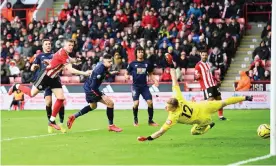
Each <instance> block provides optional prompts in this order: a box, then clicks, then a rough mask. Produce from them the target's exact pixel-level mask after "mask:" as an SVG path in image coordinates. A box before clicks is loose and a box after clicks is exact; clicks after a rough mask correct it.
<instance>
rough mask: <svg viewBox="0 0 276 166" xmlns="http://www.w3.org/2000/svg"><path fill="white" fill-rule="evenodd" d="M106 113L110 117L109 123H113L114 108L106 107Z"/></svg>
mask: <svg viewBox="0 0 276 166" xmlns="http://www.w3.org/2000/svg"><path fill="white" fill-rule="evenodd" d="M106 115H107V118H108V123H109V125H113V118H114V108H109V107H107V108H106Z"/></svg>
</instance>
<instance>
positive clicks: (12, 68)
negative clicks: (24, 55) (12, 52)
mask: <svg viewBox="0 0 276 166" xmlns="http://www.w3.org/2000/svg"><path fill="white" fill-rule="evenodd" d="M9 70H10V73H11V74H10V75H11V76H13V77H18V76H19V74H20V70H19V68H18V67H17V66H16V63H15V61H14V60H11V61H10V67H9Z"/></svg>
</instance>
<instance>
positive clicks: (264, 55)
mask: <svg viewBox="0 0 276 166" xmlns="http://www.w3.org/2000/svg"><path fill="white" fill-rule="evenodd" d="M256 55H259V57H260V59H261V60H268V59H270V51H269V49H268V48H267V46H266V45H265V41H261V43H260V46H259V47H257V48H256V49H255V50H254V51H253V53H252V59H254V57H255V56H256Z"/></svg>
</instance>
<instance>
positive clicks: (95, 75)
mask: <svg viewBox="0 0 276 166" xmlns="http://www.w3.org/2000/svg"><path fill="white" fill-rule="evenodd" d="M111 65H112V56H111V55H109V54H106V55H104V56H103V61H102V62H99V63H98V64H97V65H96V67H95V68H94V70H93V72H92V74H91V75H90V76H89V78H87V80H86V81H85V83H84V85H83V89H84V92H85V97H86V101H87V103H89V105H88V106H85V107H84V108H83V109H81V110H80V111H79V112H77V113H76V114H74V115H70V116H69V119H68V121H67V127H68V129H70V128H71V127H72V125H73V122H74V121H75V119H76V118H78V117H80V116H82V115H84V114H86V113H88V112H89V111H92V110H94V109H96V108H97V102H101V103H103V104H105V105H106V106H107V108H106V114H107V117H108V122H109V126H108V130H109V131H115V132H121V131H122V129H121V128H119V127H117V126H115V125H114V124H113V117H114V103H113V101H112V100H111V99H110V98H109V97H108V96H106V95H105V94H103V93H102V92H100V90H99V88H100V86H101V84H102V82H103V80H104V79H105V77H106V76H109V75H111V74H115V73H114V72H109V71H108V70H109V69H110V67H111Z"/></svg>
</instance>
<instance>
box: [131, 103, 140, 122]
mask: <svg viewBox="0 0 276 166" xmlns="http://www.w3.org/2000/svg"><path fill="white" fill-rule="evenodd" d="M138 108H139V100H134V101H133V108H132V110H133V118H134V123H133V125H134V126H139V123H138Z"/></svg>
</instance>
